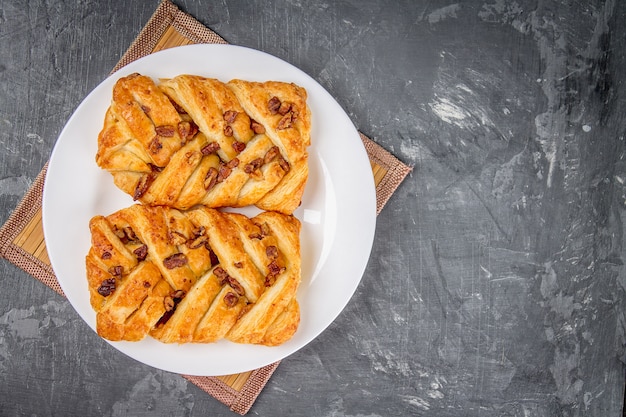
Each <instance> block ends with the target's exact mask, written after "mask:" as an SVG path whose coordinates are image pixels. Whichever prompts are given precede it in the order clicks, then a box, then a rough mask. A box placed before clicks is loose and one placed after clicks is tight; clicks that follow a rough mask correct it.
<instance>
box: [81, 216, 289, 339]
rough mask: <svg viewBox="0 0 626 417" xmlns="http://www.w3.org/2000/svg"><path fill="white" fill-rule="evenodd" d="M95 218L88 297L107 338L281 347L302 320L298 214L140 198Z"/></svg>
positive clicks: (92, 221) (98, 326)
mask: <svg viewBox="0 0 626 417" xmlns="http://www.w3.org/2000/svg"><path fill="white" fill-rule="evenodd" d="M89 226H90V230H91V241H92V245H91V248H90V250H89V253H88V255H87V256H86V266H87V278H88V284H89V293H90V302H91V305H92V307H93V309H94V310H95V311H96V330H97V332H98V334H99V335H100V336H102V337H104V338H106V339H109V340H128V341H138V340H141V339H143V338H144V337H145V336H146V335H150V336H152V337H154V338H155V339H157V340H160V341H162V342H165V343H186V342H204V343H208V342H215V341H217V340H220V339H223V338H225V339H227V340H230V341H233V342H237V343H253V344H262V345H268V346H275V345H279V344H281V343H284V342H285V341H287V340H289V339H290V338H291V337H292V336H293V334H294V333H295V331H296V329H297V327H298V325H299V321H300V311H299V306H298V302H297V300H296V297H295V295H296V291H297V289H298V285H299V283H300V243H299V232H300V222H299V221H298V220H297V219H296V218H295V217H293V216H289V215H284V214H281V213H277V212H262V213H261V214H259V215H257V216H256V217H253V218H248V217H246V216H244V215H242V214H238V213H226V212H220V211H218V210H215V209H211V208H206V207H197V208H194V209H191V210H189V211H185V212H182V211H179V210H176V209H172V208H166V207H162V206H147V205H142V204H135V205H132V206H130V207H128V208H125V209H122V210H119V211H117V212H115V213H113V214H111V215H109V216H106V217H104V216H95V217H93V218H92V219H91V221H90V224H89Z"/></svg>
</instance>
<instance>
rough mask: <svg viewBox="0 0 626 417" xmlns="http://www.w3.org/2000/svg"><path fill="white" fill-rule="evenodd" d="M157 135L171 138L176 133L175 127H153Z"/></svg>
mask: <svg viewBox="0 0 626 417" xmlns="http://www.w3.org/2000/svg"><path fill="white" fill-rule="evenodd" d="M154 131H155V132H156V134H157V135H159V136H161V137H164V138H171V137H172V136H174V133H176V128H175V127H174V126H172V125H165V126H157V127H155V128H154Z"/></svg>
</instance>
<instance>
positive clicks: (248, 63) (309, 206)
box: [43, 45, 376, 375]
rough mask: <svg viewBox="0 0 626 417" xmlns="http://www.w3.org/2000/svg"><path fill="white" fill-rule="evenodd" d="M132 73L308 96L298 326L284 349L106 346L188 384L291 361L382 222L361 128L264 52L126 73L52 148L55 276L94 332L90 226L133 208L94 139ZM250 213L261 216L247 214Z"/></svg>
mask: <svg viewBox="0 0 626 417" xmlns="http://www.w3.org/2000/svg"><path fill="white" fill-rule="evenodd" d="M133 72H139V73H142V74H145V75H148V76H151V77H152V78H153V79H155V80H156V79H158V78H159V77H172V76H175V75H178V74H183V73H188V74H198V75H204V76H207V77H213V78H218V79H220V80H222V81H228V80H230V79H233V78H242V79H247V80H255V81H266V80H280V81H287V82H295V83H297V84H299V85H301V86H303V87H305V88H306V89H307V92H308V95H309V98H308V103H309V106H310V108H311V112H312V131H311V142H312V145H311V147H310V148H309V154H310V158H309V161H310V173H309V179H308V183H307V186H306V189H305V193H304V197H303V201H302V205H301V206H300V207H299V208H298V210H297V211H296V212H295V213H294V214H295V215H296V217H298V218H299V219H300V220H301V222H302V232H301V247H302V284H301V286H300V288H299V291H298V295H297V297H298V301H299V303H300V308H301V323H300V327H299V328H298V331H297V333H296V334H295V335H294V337H293V338H292V339H291V340H289V341H288V342H286V343H284V344H283V345H281V346H277V347H265V346H254V345H240V344H235V343H231V342H228V341H221V342H218V343H212V344H184V345H168V344H163V343H161V342H158V341H155V340H154V339H152V338H150V337H147V338H146V339H144V340H143V341H141V342H109V343H110V344H111V345H113V346H114V347H115V348H117V349H118V350H120V351H121V352H123V353H125V354H127V355H128V356H130V357H132V358H134V359H136V360H138V361H140V362H143V363H145V364H147V365H150V366H153V367H155V368H159V369H163V370H166V371H170V372H177V373H182V374H189V375H224V374H233V373H239V372H244V371H248V370H251V369H256V368H259V367H262V366H265V365H268V364H270V363H273V362H275V361H278V360H280V359H283V358H285V357H286V356H288V355H290V354H292V353H293V352H295V351H297V350H298V349H300V348H302V347H303V346H305V345H306V344H307V343H309V342H310V341H311V340H313V339H314V338H315V337H317V336H318V335H319V334H320V333H321V332H322V331H324V329H326V328H327V327H328V325H330V324H331V323H332V321H333V320H334V319H335V318H336V317H337V316H338V315H339V313H340V312H341V311H342V310H343V308H344V307H345V305H346V304H347V303H348V301H349V300H350V298H351V297H352V295H353V293H354V291H355V289H356V287H357V285H358V284H359V282H360V280H361V277H362V275H363V272H364V270H365V267H366V265H367V262H368V259H369V256H370V251H371V247H372V241H373V238H374V230H375V222H376V195H375V187H374V180H373V176H372V171H371V167H370V163H369V159H368V157H367V153H366V151H365V149H364V147H363V144H362V142H361V139H360V138H359V135H358V132H357V131H356V129H355V127H354V125H353V124H352V122H351V121H350V119H349V118H348V116H347V115H346V113H345V112H344V111H343V109H342V108H341V107H340V106H339V104H337V102H336V101H335V100H334V99H333V98H332V97H331V96H330V94H329V93H328V92H327V91H326V90H325V89H324V88H323V87H322V86H320V85H319V84H318V83H317V82H316V81H315V80H313V79H312V78H311V77H309V76H308V75H306V74H305V73H304V72H302V71H301V70H299V69H297V68H296V67H294V66H292V65H290V64H288V63H286V62H284V61H282V60H280V59H278V58H276V57H273V56H271V55H268V54H266V53H263V52H259V51H256V50H252V49H248V48H243V47H237V46H232V45H191V46H184V47H179V48H173V49H168V50H165V51H161V52H157V53H154V54H152V55H149V56H147V57H145V58H142V59H140V60H137V61H135V62H133V63H131V64H129V65H128V66H126V67H124V68H122V69H120V70H119V71H118V72H116V73H115V74H113V75H112V76H111V77H109V78H108V79H106V80H105V81H104V82H102V83H101V84H100V85H99V86H98V87H97V88H96V89H94V90H93V91H92V92H91V93H90V94H89V95H88V96H87V97H86V98H85V100H84V101H83V102H82V103H81V104H80V106H78V108H77V109H76V111H75V112H74V114H73V115H72V117H71V118H70V119H69V121H68V123H67V125H66V126H65V128H64V129H63V131H62V132H61V135H60V136H59V139H58V141H57V143H56V145H55V147H54V150H53V152H52V156H51V159H50V163H49V166H48V172H47V176H46V182H45V187H44V194H43V227H44V233H45V239H46V246H47V249H48V254H49V256H50V260H51V262H52V267H53V269H54V271H55V274H56V276H57V278H58V280H59V283H60V284H61V287H62V288H63V291H64V292H65V294H66V295H67V298H68V299H69V301H70V303H71V304H72V306H73V307H74V308H75V309H76V311H77V312H78V314H80V316H81V317H82V318H83V319H84V320H85V321H86V322H87V324H88V325H89V326H91V328H92V329H95V313H94V311H93V310H92V308H91V305H90V304H89V292H88V288H87V280H86V275H85V265H84V259H85V255H86V254H87V251H88V249H89V246H90V233H89V229H88V222H89V219H90V218H91V217H92V216H94V215H96V214H102V215H108V214H110V213H112V212H114V211H116V210H119V209H121V208H123V207H127V206H129V205H131V204H133V202H132V200H131V198H130V197H129V196H127V195H126V194H124V193H123V192H121V191H120V190H118V189H117V188H116V187H115V185H114V184H113V181H112V177H111V176H110V174H109V173H108V172H106V171H104V170H102V169H100V168H99V167H98V166H97V165H96V163H95V159H94V158H95V154H96V148H97V139H96V138H97V136H98V132H99V131H100V129H101V127H102V123H103V120H104V114H105V111H106V109H107V107H108V106H109V103H110V101H111V91H112V89H113V85H114V83H115V81H116V80H117V79H118V78H120V77H122V76H124V75H128V74H130V73H133ZM244 213H245V214H249V215H251V214H255V213H253V212H249V213H247V212H245V210H244Z"/></svg>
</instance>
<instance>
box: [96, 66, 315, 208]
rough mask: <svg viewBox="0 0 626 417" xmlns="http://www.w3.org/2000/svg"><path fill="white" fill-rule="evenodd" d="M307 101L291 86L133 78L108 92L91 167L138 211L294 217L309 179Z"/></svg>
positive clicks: (301, 91) (186, 78)
mask: <svg viewBox="0 0 626 417" xmlns="http://www.w3.org/2000/svg"><path fill="white" fill-rule="evenodd" d="M306 100H307V93H306V90H305V89H304V88H302V87H300V86H297V85H295V84H292V83H285V82H278V81H267V82H263V83H259V82H250V81H243V80H231V81H229V82H228V83H223V82H221V81H219V80H216V79H210V78H204V77H200V76H195V75H179V76H177V77H174V78H172V79H167V80H161V81H160V84H159V85H157V84H155V82H154V81H153V80H152V79H151V78H149V77H147V76H144V75H140V74H132V75H129V76H126V77H124V78H121V79H119V80H118V81H117V82H116V84H115V86H114V88H113V98H112V102H111V105H110V107H109V108H108V110H107V112H106V115H105V120H104V126H103V129H102V130H101V132H100V134H99V136H98V152H97V155H96V162H97V164H98V166H100V167H101V168H103V169H106V170H108V171H109V172H111V174H112V175H113V177H114V181H115V184H116V185H117V186H118V187H119V188H120V189H122V190H123V191H124V192H126V193H127V194H129V195H131V196H133V199H134V200H136V201H140V202H142V203H144V204H149V205H166V206H169V207H174V208H178V209H183V210H185V209H188V208H191V207H193V206H194V205H198V204H200V205H204V206H207V207H213V208H216V207H243V206H248V205H256V206H257V207H259V208H260V209H262V210H271V211H279V212H282V213H285V214H291V213H292V212H293V211H294V210H295V209H296V208H297V207H298V206H299V204H300V202H301V199H302V193H303V192H304V186H305V184H306V181H307V178H308V164H307V157H308V154H307V147H308V146H309V145H310V130H311V121H310V118H311V116H310V110H309V108H308V106H307V103H306Z"/></svg>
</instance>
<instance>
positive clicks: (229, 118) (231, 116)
mask: <svg viewBox="0 0 626 417" xmlns="http://www.w3.org/2000/svg"><path fill="white" fill-rule="evenodd" d="M238 114H239V113H238V112H237V111H236V110H226V111H225V112H224V114H223V117H224V120H225V121H226V123H232V122H234V121H235V119H236V118H237V115H238Z"/></svg>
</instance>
